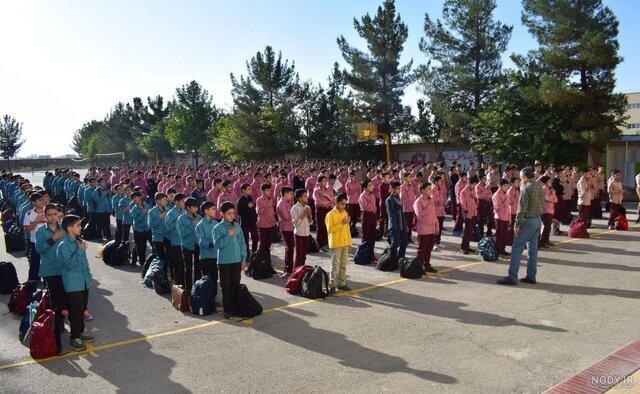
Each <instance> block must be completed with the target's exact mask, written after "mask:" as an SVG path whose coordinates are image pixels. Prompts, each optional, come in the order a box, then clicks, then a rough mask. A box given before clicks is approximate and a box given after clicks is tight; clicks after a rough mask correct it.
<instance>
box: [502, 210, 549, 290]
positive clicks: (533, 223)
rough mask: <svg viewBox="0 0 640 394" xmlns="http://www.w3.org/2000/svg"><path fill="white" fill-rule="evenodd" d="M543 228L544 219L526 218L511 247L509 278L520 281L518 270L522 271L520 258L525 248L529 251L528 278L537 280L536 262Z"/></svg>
mask: <svg viewBox="0 0 640 394" xmlns="http://www.w3.org/2000/svg"><path fill="white" fill-rule="evenodd" d="M541 228H542V219H540V217H539V216H538V217H534V218H526V219H524V222H522V226H520V234H518V235H517V236H515V237H514V239H513V246H512V247H511V262H510V263H509V278H510V279H511V280H513V281H517V280H518V270H519V269H520V258H521V257H522V251H523V250H524V246H525V245H526V246H527V250H529V257H528V258H527V278H529V279H535V278H536V273H537V268H536V260H537V259H538V238H540V229H541Z"/></svg>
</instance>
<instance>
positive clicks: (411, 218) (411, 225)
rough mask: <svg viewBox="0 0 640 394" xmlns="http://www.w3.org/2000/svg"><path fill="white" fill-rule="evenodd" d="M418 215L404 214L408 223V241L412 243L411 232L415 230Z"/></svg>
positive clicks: (412, 213)
mask: <svg viewBox="0 0 640 394" xmlns="http://www.w3.org/2000/svg"><path fill="white" fill-rule="evenodd" d="M415 218H416V214H415V213H414V212H404V220H405V221H406V222H407V241H411V232H412V231H413V228H414V223H415Z"/></svg>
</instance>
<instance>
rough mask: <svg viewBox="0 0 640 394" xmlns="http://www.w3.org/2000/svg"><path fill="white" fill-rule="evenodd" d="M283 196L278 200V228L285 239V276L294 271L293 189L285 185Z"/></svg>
mask: <svg viewBox="0 0 640 394" xmlns="http://www.w3.org/2000/svg"><path fill="white" fill-rule="evenodd" d="M280 193H281V194H282V198H281V199H280V201H278V205H277V211H278V229H279V230H280V235H281V236H282V239H283V240H284V245H285V247H284V273H283V274H282V276H283V277H286V276H288V275H291V274H292V273H293V269H294V267H293V250H294V242H295V241H294V238H293V220H292V217H291V208H292V206H293V190H291V188H290V187H288V186H284V187H282V190H281V191H280Z"/></svg>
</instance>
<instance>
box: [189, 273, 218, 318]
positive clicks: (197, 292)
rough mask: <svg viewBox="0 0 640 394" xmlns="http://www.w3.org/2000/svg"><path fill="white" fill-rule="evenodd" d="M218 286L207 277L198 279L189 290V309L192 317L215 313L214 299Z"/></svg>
mask: <svg viewBox="0 0 640 394" xmlns="http://www.w3.org/2000/svg"><path fill="white" fill-rule="evenodd" d="M216 294H218V285H217V283H216V282H214V281H213V280H211V278H210V277H209V276H207V275H205V276H203V277H202V278H201V279H198V280H197V281H196V282H195V283H194V284H193V287H192V288H191V294H190V295H189V308H191V313H193V314H194V315H200V316H205V315H210V314H212V313H214V312H215V311H216V306H215V298H216Z"/></svg>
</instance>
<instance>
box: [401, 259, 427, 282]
mask: <svg viewBox="0 0 640 394" xmlns="http://www.w3.org/2000/svg"><path fill="white" fill-rule="evenodd" d="M398 268H399V269H400V276H401V277H403V278H407V279H420V278H422V273H423V271H422V263H421V262H420V260H418V259H408V258H406V257H402V258H400V261H399V262H398Z"/></svg>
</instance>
